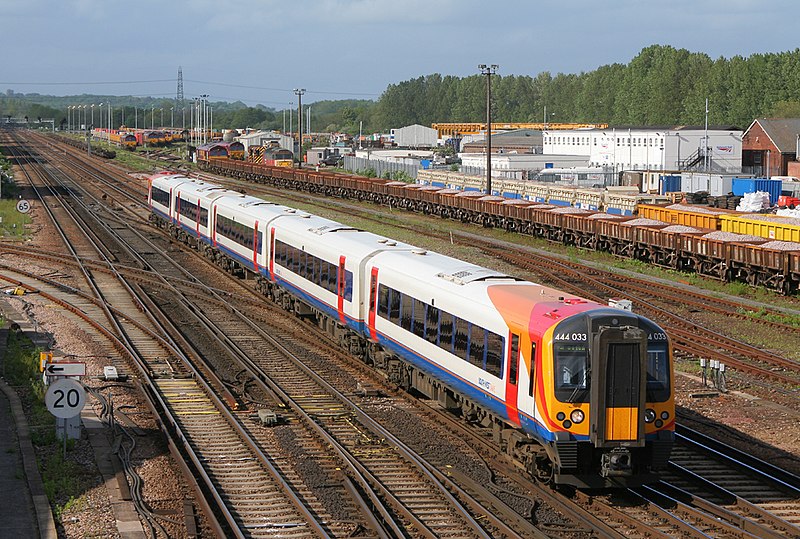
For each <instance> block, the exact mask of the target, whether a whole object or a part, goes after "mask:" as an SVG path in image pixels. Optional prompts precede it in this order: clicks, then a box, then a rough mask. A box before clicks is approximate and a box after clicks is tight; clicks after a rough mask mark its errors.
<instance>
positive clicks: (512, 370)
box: [508, 333, 519, 385]
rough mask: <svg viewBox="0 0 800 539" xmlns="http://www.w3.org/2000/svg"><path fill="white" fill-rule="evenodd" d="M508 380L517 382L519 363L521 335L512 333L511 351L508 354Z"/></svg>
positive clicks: (513, 382)
mask: <svg viewBox="0 0 800 539" xmlns="http://www.w3.org/2000/svg"><path fill="white" fill-rule="evenodd" d="M508 363H509V368H508V381H509V382H510V383H512V384H514V385H516V384H517V365H519V335H515V334H513V333H512V334H511V353H510V354H509V356H508Z"/></svg>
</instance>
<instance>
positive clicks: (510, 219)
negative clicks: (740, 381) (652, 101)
mask: <svg viewBox="0 0 800 539" xmlns="http://www.w3.org/2000/svg"><path fill="white" fill-rule="evenodd" d="M201 168H203V169H204V170H206V171H208V172H212V173H216V174H222V175H227V176H231V177H235V178H240V179H245V180H249V181H253V182H258V183H263V184H267V185H271V186H274V187H278V188H284V189H293V190H297V191H305V192H308V193H313V194H317V195H320V196H325V197H338V198H343V199H349V200H359V201H371V202H374V203H376V204H381V205H385V206H390V207H393V208H401V209H405V210H409V211H414V212H419V213H422V214H426V215H436V216H439V217H442V218H447V219H455V220H459V221H461V222H464V223H474V224H479V225H481V226H484V227H494V228H502V229H505V230H508V231H511V232H517V233H520V234H527V235H531V236H537V237H541V238H544V239H546V240H548V241H551V242H555V243H560V244H564V245H575V246H577V247H580V248H583V249H591V250H597V251H606V252H609V253H611V254H613V255H615V256H619V257H623V258H630V259H635V260H640V261H642V262H647V263H651V264H655V265H658V266H661V267H664V268H668V269H673V270H678V271H685V272H694V273H697V274H700V275H703V276H706V277H710V278H713V279H717V280H720V281H725V282H733V281H740V282H745V283H747V284H749V285H752V286H763V287H766V288H770V289H773V290H775V291H777V292H779V293H781V294H797V293H798V291H800V249H798V250H794V249H787V246H786V245H777V244H776V242H768V241H766V239H765V240H764V241H763V242H762V241H753V240H748V239H746V237H743V236H742V237H739V236H738V235H736V234H730V233H722V234H720V233H719V232H714V231H712V230H709V229H701V228H694V227H681V228H675V227H671V226H669V224H668V223H663V222H659V221H655V220H652V219H642V218H637V217H634V216H620V215H610V214H603V213H598V212H592V211H587V210H581V209H579V208H574V207H556V206H553V205H549V204H541V203H535V202H532V201H520V200H514V199H503V198H501V197H496V196H487V195H485V194H481V193H477V192H474V191H457V190H454V189H440V188H431V187H430V186H421V185H419V184H407V183H403V182H397V181H390V180H386V179H382V178H366V177H362V176H354V175H350V174H339V173H335V172H326V171H314V170H305V169H291V168H283V167H266V166H263V165H257V164H252V163H247V162H241V161H230V160H215V161H213V162H211V163H201ZM789 247H791V246H789Z"/></svg>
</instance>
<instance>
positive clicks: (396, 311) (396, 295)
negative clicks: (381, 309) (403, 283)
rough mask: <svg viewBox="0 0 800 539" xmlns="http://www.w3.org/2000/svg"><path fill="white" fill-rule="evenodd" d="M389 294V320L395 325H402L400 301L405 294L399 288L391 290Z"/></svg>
mask: <svg viewBox="0 0 800 539" xmlns="http://www.w3.org/2000/svg"><path fill="white" fill-rule="evenodd" d="M390 291H391V293H390V294H389V320H391V321H392V323H393V324H395V325H398V326H399V325H400V302H401V301H402V299H403V294H401V293H400V292H398V291H397V290H391V289H390Z"/></svg>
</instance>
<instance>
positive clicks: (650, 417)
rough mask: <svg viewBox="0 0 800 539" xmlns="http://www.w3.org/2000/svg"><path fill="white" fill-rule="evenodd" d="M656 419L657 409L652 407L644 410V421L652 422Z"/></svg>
mask: <svg viewBox="0 0 800 539" xmlns="http://www.w3.org/2000/svg"><path fill="white" fill-rule="evenodd" d="M655 420H656V411H655V410H653V409H652V408H648V409H647V410H645V411H644V422H645V423H652V422H653V421H655Z"/></svg>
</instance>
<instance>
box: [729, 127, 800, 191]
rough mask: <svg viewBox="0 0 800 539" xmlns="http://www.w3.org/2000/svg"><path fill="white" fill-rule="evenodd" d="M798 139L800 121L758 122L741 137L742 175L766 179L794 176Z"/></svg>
mask: <svg viewBox="0 0 800 539" xmlns="http://www.w3.org/2000/svg"><path fill="white" fill-rule="evenodd" d="M798 136H800V118H760V119H756V120H755V121H754V122H753V123H752V124H750V127H748V128H747V131H745V132H744V135H743V136H742V172H744V173H746V174H754V175H756V176H759V177H763V178H769V177H772V176H793V175H794V174H791V173H789V169H790V168H791V169H792V170H793V171H794V170H797V165H796V164H795V162H796V161H797V152H798V149H797V148H798V145H800V140H799V139H798ZM790 163H792V165H791V166H790Z"/></svg>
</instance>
